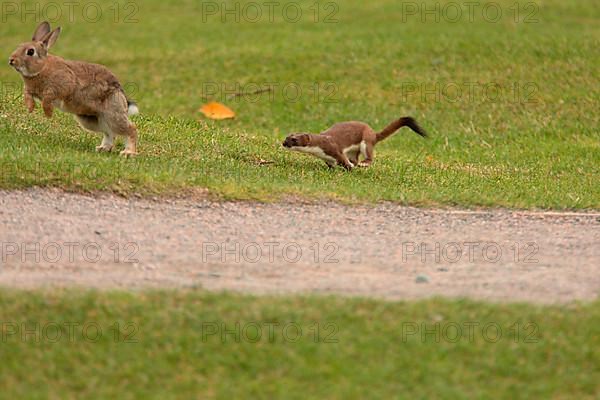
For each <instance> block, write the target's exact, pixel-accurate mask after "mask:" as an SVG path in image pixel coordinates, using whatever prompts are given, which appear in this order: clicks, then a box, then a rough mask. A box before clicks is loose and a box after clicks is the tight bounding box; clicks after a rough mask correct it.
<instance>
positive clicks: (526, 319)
mask: <svg viewBox="0 0 600 400" xmlns="http://www.w3.org/2000/svg"><path fill="white" fill-rule="evenodd" d="M0 314H1V315H2V329H0V335H1V336H0V339H1V342H0V359H1V360H2V362H1V363H0V376H1V382H2V391H1V393H0V397H2V398H6V399H13V398H61V399H65V398H115V397H116V398H120V399H127V398H159V399H165V398H201V399H209V398H222V399H231V398H235V399H242V398H260V399H273V398H286V399H466V398H485V399H492V398H511V399H512V398H522V399H574V398H576V399H597V398H598V396H600V386H599V385H598V382H600V369H599V365H598V360H599V359H600V332H599V327H600V304H598V303H592V304H588V305H578V304H573V305H570V306H568V307H562V308H561V307H540V306H530V305H523V304H512V305H489V304H483V303H476V302H470V301H444V300H439V299H432V300H428V301H421V302H416V303H402V302H400V303H388V302H379V301H374V300H361V299H354V300H351V299H340V298H332V297H322V298H309V297H296V298H272V297H263V298H255V297H247V296H237V295H227V294H206V293H201V292H196V291H187V292H170V291H166V292H146V293H139V292H138V293H119V292H110V293H100V292H78V291H65V292H60V291H59V292H56V291H54V292H35V293H27V292H12V291H9V292H6V291H4V292H2V293H0Z"/></svg>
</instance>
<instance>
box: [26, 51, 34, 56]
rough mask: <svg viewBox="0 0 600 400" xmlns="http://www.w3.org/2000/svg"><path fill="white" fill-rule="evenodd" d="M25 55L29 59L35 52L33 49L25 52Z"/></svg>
mask: <svg viewBox="0 0 600 400" xmlns="http://www.w3.org/2000/svg"><path fill="white" fill-rule="evenodd" d="M27 55H28V56H30V57H31V56H33V55H35V50H34V49H29V50H27Z"/></svg>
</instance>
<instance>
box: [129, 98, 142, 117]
mask: <svg viewBox="0 0 600 400" xmlns="http://www.w3.org/2000/svg"><path fill="white" fill-rule="evenodd" d="M139 113H140V109H139V108H138V106H137V103H136V102H135V101H131V100H127V114H129V115H138V114H139Z"/></svg>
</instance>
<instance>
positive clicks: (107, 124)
mask: <svg viewBox="0 0 600 400" xmlns="http://www.w3.org/2000/svg"><path fill="white" fill-rule="evenodd" d="M60 32H61V28H60V27H59V28H56V29H54V30H53V31H52V30H51V27H50V24H49V23H48V22H42V23H41V24H40V25H39V26H38V27H37V29H36V30H35V33H34V34H33V38H32V41H31V42H27V43H23V44H21V45H20V46H19V47H17V49H16V50H15V51H14V53H12V55H11V56H10V59H9V61H8V63H9V65H10V66H11V67H13V68H14V69H15V70H16V71H17V72H19V73H20V74H21V77H22V78H23V81H24V83H25V85H24V96H25V105H26V106H27V109H28V111H29V112H30V113H31V112H33V110H34V109H35V105H36V102H35V100H38V101H41V104H42V109H43V110H44V114H45V115H46V117H48V118H51V117H52V113H53V110H54V108H58V109H60V110H62V111H64V112H68V113H71V114H74V115H75V119H76V120H77V121H78V122H79V124H80V125H81V127H83V128H84V129H86V130H88V131H92V132H101V133H103V134H104V139H103V140H102V143H101V144H100V146H98V147H96V151H98V152H110V151H112V149H113V147H114V145H113V141H114V139H115V136H116V135H122V136H125V137H126V145H125V150H123V151H122V152H121V155H123V156H126V157H128V156H135V155H136V154H137V128H136V126H135V124H134V123H133V122H131V121H130V120H129V115H135V114H137V113H139V110H138V108H137V105H136V104H135V103H134V102H132V101H129V100H128V99H127V97H126V95H125V92H124V90H123V87H122V86H121V84H120V83H119V81H118V79H117V78H116V77H115V76H114V75H113V74H112V72H110V71H109V70H108V68H106V67H104V66H102V65H98V64H90V63H86V62H81V61H69V60H65V59H63V58H61V57H57V56H54V55H50V54H48V50H49V49H50V48H51V47H52V46H53V45H54V44H55V43H56V40H57V39H58V36H59V35H60Z"/></svg>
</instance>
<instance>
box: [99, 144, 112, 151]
mask: <svg viewBox="0 0 600 400" xmlns="http://www.w3.org/2000/svg"><path fill="white" fill-rule="evenodd" d="M112 149H113V146H112V145H106V144H102V145H100V146H96V151H97V152H98V153H110V152H111V151H112Z"/></svg>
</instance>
